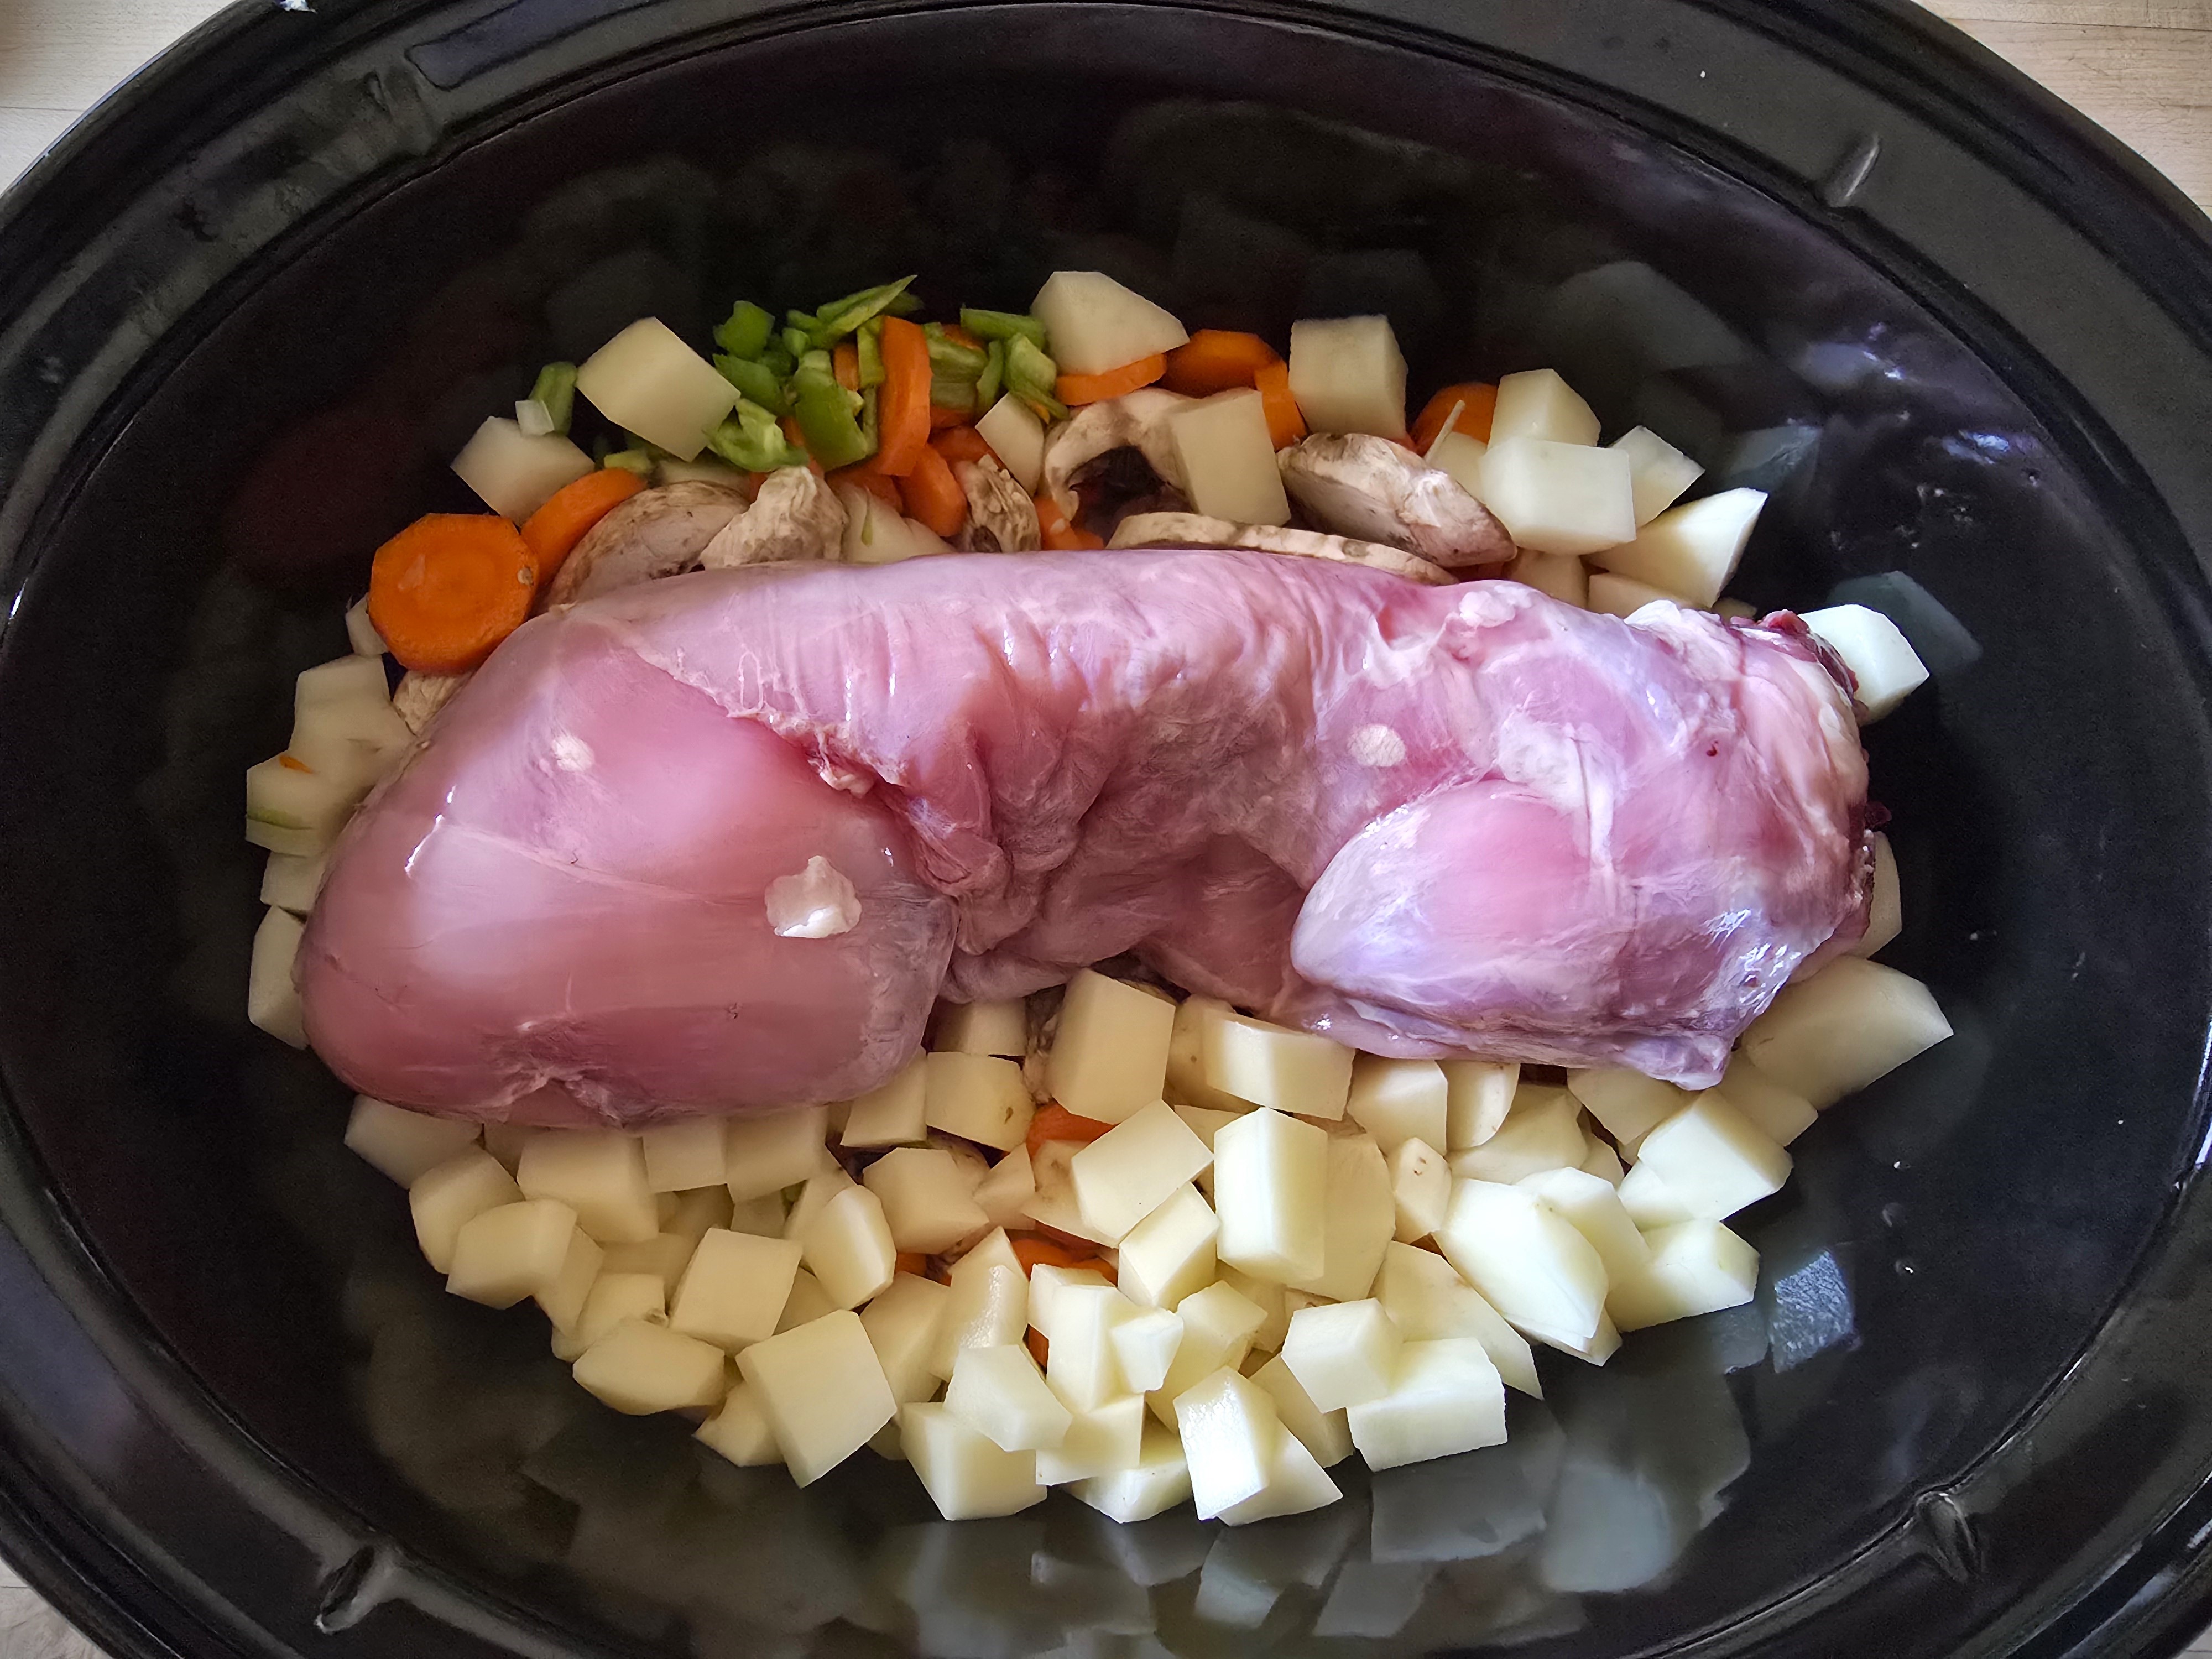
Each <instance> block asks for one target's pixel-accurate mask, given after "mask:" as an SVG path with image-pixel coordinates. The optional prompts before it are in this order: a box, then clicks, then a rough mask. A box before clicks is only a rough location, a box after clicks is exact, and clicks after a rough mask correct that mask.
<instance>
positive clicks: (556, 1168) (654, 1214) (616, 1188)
mask: <svg viewBox="0 0 2212 1659" xmlns="http://www.w3.org/2000/svg"><path fill="white" fill-rule="evenodd" d="M514 1178H515V1181H516V1182H517V1183H518V1184H519V1185H520V1187H521V1188H522V1191H523V1194H524V1196H525V1197H527V1198H557V1199H559V1200H561V1201H562V1203H563V1204H566V1205H567V1206H568V1207H569V1208H570V1209H572V1210H574V1212H576V1225H578V1226H580V1227H581V1228H582V1229H583V1230H584V1231H586V1232H587V1233H589V1234H590V1235H591V1236H592V1237H593V1238H596V1239H597V1240H599V1243H602V1244H632V1243H644V1242H645V1241H646V1240H647V1239H648V1238H651V1237H653V1235H654V1234H655V1233H657V1232H659V1231H660V1212H659V1206H657V1205H655V1203H654V1202H653V1189H652V1188H649V1187H648V1186H647V1185H646V1182H645V1151H644V1148H643V1147H642V1146H640V1145H639V1144H638V1139H637V1137H636V1136H635V1135H633V1134H626V1133H623V1131H621V1130H619V1129H549V1130H547V1131H546V1132H545V1133H544V1134H541V1135H536V1136H533V1137H532V1139H530V1140H529V1142H528V1143H527V1144H526V1145H525V1146H524V1147H523V1149H522V1157H521V1159H520V1162H519V1163H517V1164H516V1165H515V1171H514Z"/></svg>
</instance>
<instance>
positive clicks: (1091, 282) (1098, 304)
mask: <svg viewBox="0 0 2212 1659" xmlns="http://www.w3.org/2000/svg"><path fill="white" fill-rule="evenodd" d="M1030 315H1031V316H1032V317H1034V318H1036V319H1037V321H1039V322H1041V323H1042V324H1043V325H1044V329H1045V342H1046V344H1047V347H1048V349H1049V350H1050V351H1051V353H1052V356H1053V361H1054V362H1056V363H1058V364H1059V366H1060V369H1061V370H1062V371H1063V372H1064V373H1066V374H1104V373H1105V372H1106V371H1107V370H1108V369H1109V368H1121V366H1122V365H1123V364H1124V363H1133V362H1137V361H1138V360H1139V358H1142V357H1149V356H1152V354H1153V353H1154V352H1156V351H1173V350H1174V349H1176V347H1177V346H1179V345H1182V344H1184V343H1187V342H1188V340H1189V338H1190V336H1189V334H1188V333H1187V332H1186V331H1184V329H1183V325H1182V324H1181V323H1179V322H1177V321H1176V318H1175V313H1173V312H1170V311H1169V310H1167V309H1165V308H1164V307H1161V306H1157V305H1155V304H1153V303H1152V301H1150V300H1147V299H1146V298H1145V296H1144V295H1141V294H1139V293H1137V292H1135V291H1134V290H1133V289H1128V288H1126V287H1124V286H1123V285H1122V284H1121V283H1117V282H1115V280H1114V279H1113V278H1112V277H1111V276H1108V275H1106V273H1105V272H1103V271H1102V270H1055V271H1054V272H1053V273H1052V275H1051V276H1048V277H1046V278H1045V283H1044V286H1043V287H1042V288H1041V289H1038V290H1037V295H1036V299H1035V300H1033V301H1030ZM1062 1104H1063V1105H1065V1104H1066V1103H1065V1102H1062ZM1068 1109H1069V1110H1071V1111H1073V1109H1074V1108H1073V1107H1069V1108H1068Z"/></svg>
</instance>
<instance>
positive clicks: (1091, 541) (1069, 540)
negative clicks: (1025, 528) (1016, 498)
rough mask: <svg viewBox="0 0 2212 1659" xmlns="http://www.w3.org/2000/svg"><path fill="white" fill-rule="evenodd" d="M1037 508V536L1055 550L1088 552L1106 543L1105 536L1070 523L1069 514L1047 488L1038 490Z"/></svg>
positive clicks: (1056, 551)
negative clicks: (1062, 510)
mask: <svg viewBox="0 0 2212 1659" xmlns="http://www.w3.org/2000/svg"><path fill="white" fill-rule="evenodd" d="M1036 510H1037V538H1038V539H1039V540H1040V541H1042V543H1043V544H1045V545H1046V546H1047V547H1048V548H1050V549H1051V550H1053V551H1054V552H1055V553H1076V552H1088V551H1092V550H1097V549H1098V548H1102V547H1103V546H1105V545H1106V538H1104V537H1103V536H1096V535H1093V534H1092V533H1091V532H1090V531H1088V530H1078V529H1077V528H1076V527H1075V526H1073V525H1072V524H1070V523H1068V521H1067V514H1066V513H1063V512H1061V511H1060V503H1059V502H1058V501H1054V500H1053V498H1052V496H1051V495H1050V494H1049V493H1048V492H1047V491H1045V490H1042V489H1040V490H1039V491H1037V494H1036Z"/></svg>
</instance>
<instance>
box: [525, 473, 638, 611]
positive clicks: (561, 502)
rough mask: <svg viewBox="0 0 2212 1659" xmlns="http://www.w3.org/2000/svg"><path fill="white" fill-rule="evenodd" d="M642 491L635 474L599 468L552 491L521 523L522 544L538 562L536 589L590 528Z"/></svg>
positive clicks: (547, 579) (545, 581)
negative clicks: (541, 504) (547, 498)
mask: <svg viewBox="0 0 2212 1659" xmlns="http://www.w3.org/2000/svg"><path fill="white" fill-rule="evenodd" d="M644 488H645V480H644V479H642V478H641V477H638V476H637V474H636V473H635V472H632V471H628V470H627V469H626V468H623V467H619V466H603V467H601V468H600V469H599V471H597V472H586V474H585V475H584V476H583V477H580V478H579V479H577V480H576V481H575V483H570V484H563V485H562V487H561V488H560V489H556V490H555V491H554V492H553V495H552V497H551V498H550V500H549V501H546V503H545V505H544V506H543V507H539V508H538V510H537V511H536V512H535V513H532V514H531V515H530V516H529V517H528V518H527V519H526V520H523V522H522V539H523V543H524V544H525V545H526V546H527V547H528V548H529V549H530V554H531V556H532V558H534V559H536V560H537V561H538V582H539V584H540V586H543V585H544V583H547V582H550V581H551V580H553V578H554V576H555V575H556V574H557V573H558V572H559V571H560V568H561V563H562V560H564V559H566V558H567V557H568V555H569V554H571V553H573V552H574V551H575V549H576V544H577V543H578V542H580V541H581V540H583V539H584V538H585V537H586V535H587V534H589V533H590V532H591V528H592V526H593V525H595V524H597V523H599V520H601V519H604V518H605V517H606V516H607V514H608V513H611V512H613V511H614V509H615V508H617V507H620V506H621V505H622V504H623V502H624V501H628V500H629V498H630V497H631V496H633V495H636V494H637V492H638V491H639V490H641V489H644Z"/></svg>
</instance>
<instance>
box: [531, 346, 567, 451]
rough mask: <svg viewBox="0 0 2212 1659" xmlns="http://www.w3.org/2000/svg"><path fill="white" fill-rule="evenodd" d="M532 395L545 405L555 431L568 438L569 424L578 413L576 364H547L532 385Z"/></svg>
mask: <svg viewBox="0 0 2212 1659" xmlns="http://www.w3.org/2000/svg"><path fill="white" fill-rule="evenodd" d="M530 395H531V396H532V398H536V399H537V400H538V402H539V403H541V404H544V405H545V412H546V413H547V414H548V415H550V416H552V417H553V429H554V430H555V431H556V432H558V433H560V434H562V435H563V436H566V435H567V434H568V422H569V420H570V418H571V417H572V416H574V414H575V412H576V366H575V364H574V363H548V364H546V365H545V367H544V368H541V369H539V370H538V378H537V380H534V381H532V383H531V387H530Z"/></svg>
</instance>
